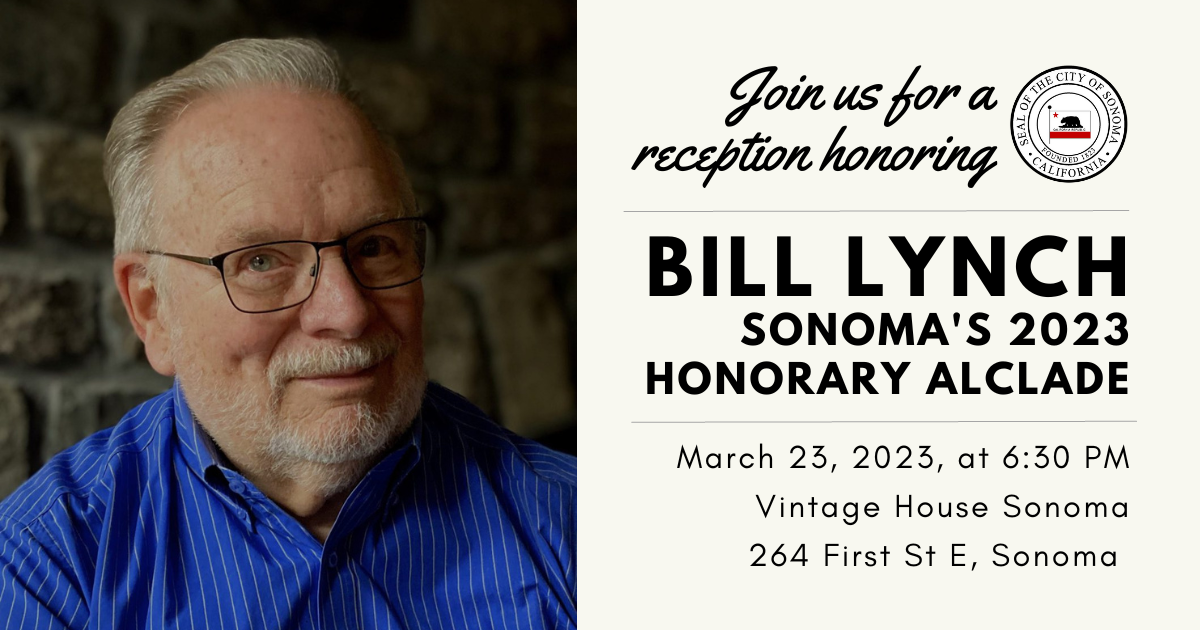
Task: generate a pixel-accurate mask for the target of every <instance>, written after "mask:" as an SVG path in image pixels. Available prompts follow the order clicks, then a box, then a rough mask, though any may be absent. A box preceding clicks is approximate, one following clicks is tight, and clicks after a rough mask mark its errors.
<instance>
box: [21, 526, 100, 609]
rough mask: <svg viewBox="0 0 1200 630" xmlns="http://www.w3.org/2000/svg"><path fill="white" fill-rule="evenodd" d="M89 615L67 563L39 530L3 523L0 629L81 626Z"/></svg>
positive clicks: (51, 541) (38, 527) (80, 591)
mask: <svg viewBox="0 0 1200 630" xmlns="http://www.w3.org/2000/svg"><path fill="white" fill-rule="evenodd" d="M39 534H40V535H39ZM88 616H89V615H88V606H87V602H86V599H85V598H84V596H83V592H82V590H81V589H80V588H79V585H78V584H77V583H76V581H75V572H74V571H73V570H72V567H71V565H70V562H69V561H68V560H67V558H66V556H65V555H64V554H63V553H62V552H61V551H60V550H59V549H58V547H57V545H56V544H55V543H54V541H53V540H52V539H50V538H49V536H47V535H45V532H44V530H42V529H41V528H40V526H39V525H37V524H36V523H34V524H32V525H27V526H24V527H21V526H19V525H16V524H13V523H3V526H0V628H22V629H26V630H43V629H46V630H49V629H60V628H83V627H85V626H86V625H87V621H88Z"/></svg>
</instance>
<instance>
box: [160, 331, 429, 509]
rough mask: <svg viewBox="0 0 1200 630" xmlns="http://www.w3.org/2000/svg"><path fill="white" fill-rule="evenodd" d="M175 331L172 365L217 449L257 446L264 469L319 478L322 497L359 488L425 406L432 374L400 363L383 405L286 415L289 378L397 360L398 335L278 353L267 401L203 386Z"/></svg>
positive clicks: (253, 393)
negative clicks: (230, 443) (228, 443)
mask: <svg viewBox="0 0 1200 630" xmlns="http://www.w3.org/2000/svg"><path fill="white" fill-rule="evenodd" d="M178 330H179V328H178V326H172V327H171V340H172V343H171V348H172V360H173V361H174V363H175V366H176V371H177V374H178V375H179V381H180V384H181V386H182V387H183V389H184V393H185V395H186V396H187V398H188V400H189V401H192V407H193V411H194V412H195V414H196V420H197V422H200V423H201V424H202V426H204V427H205V429H206V430H207V431H208V432H209V433H210V435H211V434H212V433H213V431H212V429H218V431H217V433H218V434H219V435H220V438H218V437H217V436H215V435H214V436H213V441H214V442H217V445H218V446H220V441H224V440H236V441H237V442H238V443H241V444H244V445H252V448H253V451H254V452H256V454H257V459H259V460H260V461H266V462H269V463H270V464H269V468H268V469H267V470H264V471H262V472H265V473H266V474H268V475H271V476H274V477H281V478H298V477H301V476H307V477H308V478H310V479H322V480H323V481H322V482H320V484H319V486H318V487H315V488H312V490H313V491H315V492H318V493H320V494H323V495H325V496H332V495H333V494H337V493H338V492H341V491H343V490H346V489H348V488H351V487H353V486H354V485H356V484H357V483H358V481H359V480H360V479H362V477H363V475H365V474H366V472H367V471H368V470H369V469H370V467H371V466H373V465H374V464H375V463H376V462H377V461H378V459H379V456H380V455H381V454H382V453H384V452H385V451H386V450H388V448H389V447H391V446H393V445H394V443H395V441H396V440H397V439H398V438H399V437H400V436H401V435H402V434H403V433H404V432H405V431H406V430H407V429H408V428H409V427H410V426H411V425H412V422H413V420H414V419H415V418H416V416H417V414H418V413H419V412H420V409H421V401H422V399H423V397H424V393H425V387H426V384H427V382H428V377H427V376H426V373H425V369H424V366H423V365H421V362H420V360H419V358H418V359H417V360H416V361H415V363H417V365H415V366H414V365H400V366H398V368H399V370H398V375H397V380H396V382H395V383H393V387H392V391H393V392H395V395H394V396H393V397H391V398H390V399H389V400H388V401H387V403H386V404H385V405H384V406H383V407H382V408H377V407H375V406H372V405H370V404H369V403H366V402H359V403H355V404H353V405H347V406H343V407H339V408H337V409H335V410H333V411H331V412H329V413H328V414H327V415H326V416H325V417H320V418H317V417H307V418H305V419H304V420H305V422H297V421H296V419H294V418H285V417H283V414H282V409H281V408H282V399H283V393H284V388H285V387H286V384H287V381H288V380H289V379H291V378H295V377H298V376H305V375H311V374H327V373H331V372H334V371H339V370H344V369H347V368H365V367H368V366H370V365H374V364H376V363H379V362H380V361H384V360H387V359H389V358H392V357H393V356H394V355H395V354H396V353H397V351H398V350H399V346H400V340H399V338H398V337H395V336H391V337H381V338H374V339H371V340H367V341H365V342H361V343H357V344H354V345H346V346H318V347H316V348H312V349H309V350H306V351H303V352H295V353H288V354H281V355H277V356H276V357H273V358H272V360H271V363H270V365H269V366H268V369H267V383H268V385H269V387H270V394H269V395H268V396H267V397H266V400H263V397H262V396H261V395H260V394H258V392H257V390H247V389H238V390H237V391H229V389H230V388H226V387H220V386H217V385H215V384H212V383H206V381H210V377H209V374H208V371H207V370H205V369H203V368H199V369H195V370H194V371H193V368H195V367H196V366H198V365H199V364H198V362H197V361H196V359H195V357H196V353H195V352H194V350H193V349H192V348H190V347H188V346H187V344H186V343H183V340H182V338H181V337H182V335H180V334H179V333H178ZM243 472H245V471H243ZM309 473H315V474H309Z"/></svg>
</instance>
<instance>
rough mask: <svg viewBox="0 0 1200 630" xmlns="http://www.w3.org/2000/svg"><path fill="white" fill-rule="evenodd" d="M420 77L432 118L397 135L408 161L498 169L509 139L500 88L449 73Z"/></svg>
mask: <svg viewBox="0 0 1200 630" xmlns="http://www.w3.org/2000/svg"><path fill="white" fill-rule="evenodd" d="M421 76H422V80H423V82H424V85H425V87H426V89H427V90H428V97H427V98H428V102H429V109H428V111H429V114H428V115H427V116H426V117H425V118H424V120H423V124H422V125H421V126H420V127H419V128H413V127H411V126H410V127H409V128H408V130H407V131H406V130H404V129H401V131H400V133H396V134H395V138H396V142H397V144H398V145H399V149H400V155H401V157H403V158H404V163H405V164H412V165H414V166H417V167H432V168H435V169H441V168H448V169H449V168H452V169H454V170H455V171H464V170H465V171H469V172H484V171H488V170H491V169H493V168H495V167H496V166H497V165H498V164H499V163H500V160H501V158H502V155H503V149H502V144H503V141H504V129H503V125H504V123H503V121H502V119H501V113H500V105H499V102H498V100H497V97H496V94H495V92H496V89H495V85H494V84H492V83H491V82H490V81H488V80H487V79H486V78H483V77H479V76H474V75H469V74H459V73H451V72H448V71H444V70H422V72H421ZM367 89H368V88H366V87H365V86H364V90H367ZM417 98H420V97H419V96H417ZM414 109H415V108H414ZM412 118H413V122H414V123H415V122H416V120H415V116H413V117H412Z"/></svg>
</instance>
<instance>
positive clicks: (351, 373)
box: [296, 363, 379, 385]
mask: <svg viewBox="0 0 1200 630" xmlns="http://www.w3.org/2000/svg"><path fill="white" fill-rule="evenodd" d="M378 368H379V364H378V363H376V364H374V365H370V366H367V367H365V368H363V367H354V366H351V367H348V368H345V369H342V370H338V371H334V372H323V373H320V374H310V375H307V376H298V377H296V380H298V381H304V382H306V383H311V384H314V385H343V384H347V385H348V384H352V383H354V382H357V381H361V380H366V379H370V378H371V377H373V376H374V375H375V372H376V371H377V370H378Z"/></svg>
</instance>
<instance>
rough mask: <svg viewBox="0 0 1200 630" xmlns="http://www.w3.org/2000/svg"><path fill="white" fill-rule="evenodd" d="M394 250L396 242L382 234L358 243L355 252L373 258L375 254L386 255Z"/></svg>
mask: <svg viewBox="0 0 1200 630" xmlns="http://www.w3.org/2000/svg"><path fill="white" fill-rule="evenodd" d="M395 251H396V244H395V243H394V242H392V240H391V239H389V238H384V237H382V236H371V237H368V238H367V239H366V240H364V241H363V242H362V243H360V244H359V245H358V251H357V252H355V253H356V254H357V255H358V256H362V257H365V258H374V257H376V256H386V255H388V254H392V253H395Z"/></svg>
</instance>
